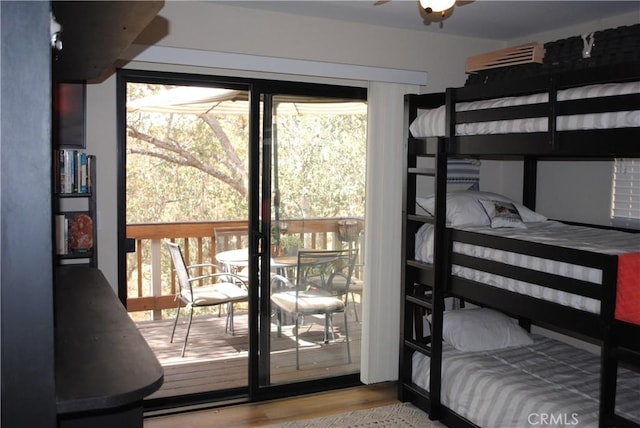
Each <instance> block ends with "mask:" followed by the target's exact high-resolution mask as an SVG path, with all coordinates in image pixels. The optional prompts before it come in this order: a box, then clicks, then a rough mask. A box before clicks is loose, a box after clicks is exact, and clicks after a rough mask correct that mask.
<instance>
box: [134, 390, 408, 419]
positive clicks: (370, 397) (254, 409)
mask: <svg viewBox="0 0 640 428" xmlns="http://www.w3.org/2000/svg"><path fill="white" fill-rule="evenodd" d="M396 395H397V385H396V383H395V382H384V383H378V384H373V385H365V386H359V387H354V388H346V389H340V390H336V391H331V392H322V393H317V394H309V395H304V396H299V397H294V398H288V399H280V400H273V401H265V402H261V403H249V404H238V405H233V406H228V407H221V408H216V409H209V410H199V411H193V412H188V413H182V414H175V415H169V416H159V417H150V418H146V419H145V421H144V428H175V427H181V428H205V427H207V428H209V427H213V426H221V427H225V428H232V427H258V426H264V425H269V424H277V423H284V422H289V421H294V420H301V419H309V418H317V417H321V416H328V415H332V414H337V413H342V412H346V411H351V410H361V409H370V408H373V407H381V406H387V405H390V404H395V403H399V401H398V399H397V398H396Z"/></svg>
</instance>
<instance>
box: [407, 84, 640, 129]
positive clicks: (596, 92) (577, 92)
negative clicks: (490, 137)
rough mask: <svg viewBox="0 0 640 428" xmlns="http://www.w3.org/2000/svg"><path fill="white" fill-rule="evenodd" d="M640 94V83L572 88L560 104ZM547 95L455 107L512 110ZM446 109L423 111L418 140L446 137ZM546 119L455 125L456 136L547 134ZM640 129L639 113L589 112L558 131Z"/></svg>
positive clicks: (560, 124)
mask: <svg viewBox="0 0 640 428" xmlns="http://www.w3.org/2000/svg"><path fill="white" fill-rule="evenodd" d="M628 94H640V82H628V83H606V84H600V85H590V86H583V87H578V88H571V89H565V90H561V91H558V94H557V96H558V101H568V100H576V99H584V98H595V97H606V96H614V95H628ZM548 100H549V96H548V94H547V93H539V94H532V95H528V96H520V97H505V98H497V99H492V100H482V101H473V102H467V103H458V104H456V111H470V110H481V109H488V108H496V107H511V106H518V105H526V104H537V103H545V102H548ZM445 116H446V112H445V107H444V106H441V107H438V108H435V109H431V110H421V111H420V113H419V114H418V116H417V117H416V119H414V121H413V122H412V123H411V124H410V126H409V130H410V131H411V135H413V137H415V138H421V137H438V136H440V137H442V136H444V135H445V130H446V126H447V125H446V123H445ZM547 122H548V120H547V118H546V117H544V118H525V119H513V120H500V121H487V122H475V123H464V124H458V125H456V135H486V134H512V133H526V132H546V131H547V130H548V126H547ZM639 126H640V111H638V110H633V111H620V112H606V113H588V114H579V115H566V116H559V117H558V118H557V123H556V129H557V130H559V131H566V130H576V129H609V128H627V127H639Z"/></svg>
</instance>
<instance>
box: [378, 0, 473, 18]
mask: <svg viewBox="0 0 640 428" xmlns="http://www.w3.org/2000/svg"><path fill="white" fill-rule="evenodd" d="M390 1H391V0H378V1H376V2H375V3H374V6H379V5H382V4H385V3H389V2H390ZM419 3H420V8H421V9H422V11H421V12H424V13H425V14H426V15H427V17H428V18H435V17H437V18H440V19H444V18H445V17H446V16H447V14H449V15H451V13H453V8H454V6H455V5H456V0H419ZM460 3H462V4H464V3H469V2H468V1H460ZM428 18H425V20H429V19H428ZM431 20H433V19H431Z"/></svg>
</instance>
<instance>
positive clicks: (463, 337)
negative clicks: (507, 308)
mask: <svg viewBox="0 0 640 428" xmlns="http://www.w3.org/2000/svg"><path fill="white" fill-rule="evenodd" d="M442 337H443V339H444V341H445V342H446V343H448V344H450V345H452V346H453V347H454V348H456V349H457V350H459V351H462V352H475V351H490V350H492V349H501V348H508V347H511V346H526V345H531V344H532V343H533V339H532V338H531V336H530V335H529V333H527V332H526V331H525V330H524V329H523V328H522V327H520V326H519V325H518V324H516V322H515V321H514V320H513V319H511V318H509V317H508V316H506V315H505V314H503V313H501V312H498V311H495V310H493V309H489V308H473V309H458V310H454V311H446V312H444V314H443V329H442Z"/></svg>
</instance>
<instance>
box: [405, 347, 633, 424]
mask: <svg viewBox="0 0 640 428" xmlns="http://www.w3.org/2000/svg"><path fill="white" fill-rule="evenodd" d="M532 337H533V339H534V340H533V344H532V345H526V346H518V347H509V348H502V349H498V350H491V351H482V352H461V351H458V350H456V349H455V348H453V347H452V346H451V345H449V344H447V343H444V344H443V352H442V386H441V396H442V398H441V400H442V404H443V405H445V406H446V407H448V408H449V409H451V410H453V411H454V412H456V413H457V414H458V415H460V416H462V417H464V418H466V419H468V420H469V421H471V422H473V423H475V424H476V425H478V426H481V427H486V428H521V427H540V426H545V427H566V426H577V427H580V428H586V427H597V426H598V406H599V394H600V358H599V357H598V356H597V355H594V354H591V353H590V352H587V351H584V350H582V349H578V348H575V347H573V346H570V345H567V344H565V343H563V342H559V341H557V340H554V339H550V338H547V337H543V336H539V335H532ZM429 370H430V369H429V357H427V356H425V355H423V354H421V353H419V352H415V353H414V354H413V372H412V373H413V375H412V380H413V382H414V383H415V384H416V385H418V386H420V387H421V388H423V389H426V390H429ZM616 412H617V413H618V414H619V415H620V416H623V417H625V418H627V419H630V420H632V421H634V422H637V423H640V374H639V373H637V372H633V371H630V370H626V369H623V368H619V370H618V388H617V395H616Z"/></svg>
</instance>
